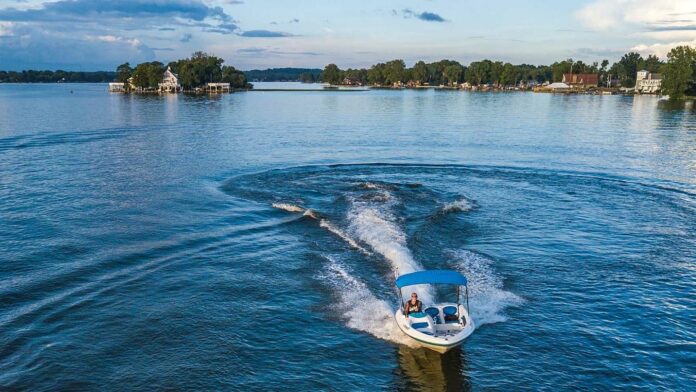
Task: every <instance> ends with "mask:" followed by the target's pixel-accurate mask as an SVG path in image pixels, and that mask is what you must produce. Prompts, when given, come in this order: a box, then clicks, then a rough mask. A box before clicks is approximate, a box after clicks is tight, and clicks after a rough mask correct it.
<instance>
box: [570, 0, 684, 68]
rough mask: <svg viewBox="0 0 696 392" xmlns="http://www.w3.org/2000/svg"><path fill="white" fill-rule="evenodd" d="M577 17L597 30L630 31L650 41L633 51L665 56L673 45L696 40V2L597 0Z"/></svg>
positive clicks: (581, 10)
mask: <svg viewBox="0 0 696 392" xmlns="http://www.w3.org/2000/svg"><path fill="white" fill-rule="evenodd" d="M575 18H576V19H578V20H579V21H580V22H581V23H582V24H583V25H585V26H586V27H588V28H589V29H591V30H594V31H598V32H608V31H614V32H617V33H619V32H626V31H628V32H631V33H630V36H632V37H638V38H640V39H642V40H645V41H647V42H642V43H639V44H637V45H634V46H633V47H632V48H631V50H634V51H637V52H640V53H641V54H646V55H647V54H655V55H657V56H660V57H664V56H665V55H666V54H667V53H668V52H669V50H670V49H671V48H673V47H675V46H678V45H688V44H690V45H694V43H696V1H693V0H688V1H686V0H685V1H676V0H595V1H593V2H591V3H589V4H587V5H585V6H584V7H582V8H580V9H579V10H578V11H577V12H575Z"/></svg>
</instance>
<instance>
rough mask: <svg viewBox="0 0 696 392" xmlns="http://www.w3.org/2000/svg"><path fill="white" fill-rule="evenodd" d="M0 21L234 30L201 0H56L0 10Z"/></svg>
mask: <svg viewBox="0 0 696 392" xmlns="http://www.w3.org/2000/svg"><path fill="white" fill-rule="evenodd" d="M0 21H12V22H29V23H30V22H42V23H44V24H45V23H49V22H54V23H59V24H65V23H82V24H94V23H95V21H98V23H101V24H110V25H112V26H117V27H124V28H130V29H141V30H147V29H155V28H154V27H150V28H148V27H144V26H157V25H158V24H159V25H161V24H179V25H187V24H189V22H198V23H200V24H202V25H203V26H206V27H219V26H220V25H223V24H224V25H225V28H224V30H229V29H230V28H231V26H234V29H237V26H236V25H234V22H233V19H232V17H231V16H230V15H228V14H226V13H225V11H224V10H223V9H222V8H221V7H212V6H208V5H206V4H205V3H204V2H203V1H201V0H167V1H162V0H99V1H93V0H59V1H55V2H46V3H43V4H41V6H40V7H38V8H27V9H17V8H12V7H8V8H3V9H0Z"/></svg>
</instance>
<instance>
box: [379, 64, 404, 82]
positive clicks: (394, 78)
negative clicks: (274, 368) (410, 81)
mask: <svg viewBox="0 0 696 392" xmlns="http://www.w3.org/2000/svg"><path fill="white" fill-rule="evenodd" d="M405 70H406V63H404V60H392V61H388V62H387V63H386V64H384V82H385V83H386V84H394V83H400V82H403V81H404V74H405Z"/></svg>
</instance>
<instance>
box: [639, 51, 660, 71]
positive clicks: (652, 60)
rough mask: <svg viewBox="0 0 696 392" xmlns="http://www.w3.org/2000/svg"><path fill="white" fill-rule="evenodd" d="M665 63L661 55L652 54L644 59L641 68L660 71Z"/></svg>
mask: <svg viewBox="0 0 696 392" xmlns="http://www.w3.org/2000/svg"><path fill="white" fill-rule="evenodd" d="M663 64H664V63H663V62H662V61H660V58H659V57H657V56H655V55H654V54H651V55H649V56H648V57H646V58H645V59H644V60H643V62H642V64H641V65H640V68H641V69H644V70H646V71H649V72H660V68H662V65H663Z"/></svg>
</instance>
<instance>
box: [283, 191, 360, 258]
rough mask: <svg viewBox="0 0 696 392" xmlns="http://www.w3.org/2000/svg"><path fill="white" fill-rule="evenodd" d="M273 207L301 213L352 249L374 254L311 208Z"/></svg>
mask: <svg viewBox="0 0 696 392" xmlns="http://www.w3.org/2000/svg"><path fill="white" fill-rule="evenodd" d="M272 207H273V208H277V209H280V210H283V211H288V212H292V213H300V212H301V213H302V215H304V216H306V217H308V218H312V219H314V220H316V221H318V222H319V227H321V228H324V229H326V230H328V231H329V232H331V233H332V234H334V235H335V236H337V237H338V238H340V239H342V240H344V241H345V242H347V243H348V245H350V246H351V247H353V248H355V249H357V250H359V251H360V252H362V253H364V254H366V255H372V252H370V251H369V250H367V249H365V248H364V247H362V246H360V244H358V243H357V242H356V241H355V240H354V239H353V238H351V236H349V235H348V234H347V233H346V232H345V231H343V230H341V228H340V227H338V226H336V225H335V224H333V223H332V222H331V221H329V220H328V219H326V218H322V217H320V216H319V214H317V213H316V212H315V211H314V210H311V209H309V208H307V209H305V208H303V207H300V206H298V205H295V204H288V203H273V204H272Z"/></svg>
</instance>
